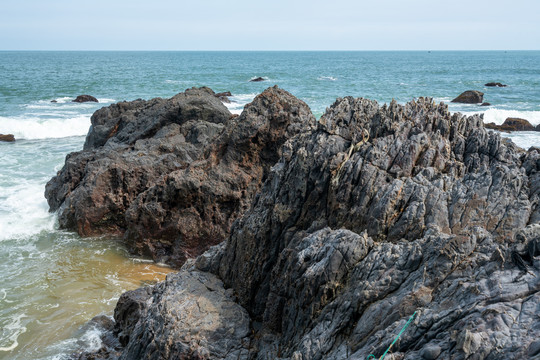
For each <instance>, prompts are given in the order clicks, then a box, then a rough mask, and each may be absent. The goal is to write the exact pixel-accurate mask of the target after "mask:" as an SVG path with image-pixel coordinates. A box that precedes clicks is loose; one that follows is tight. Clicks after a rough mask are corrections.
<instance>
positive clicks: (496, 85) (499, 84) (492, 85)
mask: <svg viewBox="0 0 540 360" xmlns="http://www.w3.org/2000/svg"><path fill="white" fill-rule="evenodd" d="M484 86H491V87H506V86H507V85H505V84H501V83H500V82H489V83H487V84H485V85H484Z"/></svg>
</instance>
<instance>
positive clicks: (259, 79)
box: [249, 76, 266, 82]
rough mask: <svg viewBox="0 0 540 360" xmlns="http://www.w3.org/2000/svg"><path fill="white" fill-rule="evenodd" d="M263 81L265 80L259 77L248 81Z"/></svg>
mask: <svg viewBox="0 0 540 360" xmlns="http://www.w3.org/2000/svg"><path fill="white" fill-rule="evenodd" d="M265 80H266V79H265V78H263V77H260V76H259V77H256V78H253V79H251V80H249V81H251V82H260V81H265Z"/></svg>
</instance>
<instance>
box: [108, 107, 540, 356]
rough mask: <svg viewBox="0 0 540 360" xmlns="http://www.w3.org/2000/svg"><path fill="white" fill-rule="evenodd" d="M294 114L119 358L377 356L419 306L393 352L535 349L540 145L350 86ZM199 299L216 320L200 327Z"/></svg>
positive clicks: (142, 316)
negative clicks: (527, 146) (251, 188)
mask: <svg viewBox="0 0 540 360" xmlns="http://www.w3.org/2000/svg"><path fill="white" fill-rule="evenodd" d="M283 111H286V110H285V109H283ZM246 115H247V114H246ZM246 115H244V116H246ZM282 116H284V117H286V116H285V114H283V115H282ZM307 124H309V123H307ZM299 126H304V129H303V131H301V130H299V131H297V132H296V135H295V136H293V137H291V138H289V139H288V140H287V141H285V142H284V144H283V145H282V147H281V151H280V154H281V157H280V158H279V160H278V161H277V162H276V163H275V165H274V166H273V167H272V168H271V169H270V171H269V172H268V175H267V176H266V177H265V182H264V185H263V186H262V188H261V189H260V192H259V193H258V195H257V196H256V197H255V198H254V200H253V202H252V204H251V207H250V208H249V210H248V211H246V212H245V213H244V215H243V216H242V217H240V218H239V219H238V220H237V221H236V222H235V224H234V226H232V229H231V234H230V236H229V237H228V239H227V241H226V242H225V243H223V244H221V245H219V246H215V247H213V248H211V249H210V250H209V252H207V253H205V254H204V255H202V256H201V257H199V258H198V259H197V260H191V261H189V262H188V263H186V264H185V265H184V267H183V268H182V269H181V271H180V273H179V274H177V275H173V276H171V275H169V276H170V277H169V278H168V280H167V282H166V283H164V284H160V285H157V286H155V287H153V290H152V296H151V297H150V298H149V299H151V300H147V301H146V302H145V304H147V305H146V306H147V307H146V308H145V309H146V310H145V311H146V312H135V313H136V314H138V315H136V316H134V318H137V317H138V320H137V322H136V325H135V326H134V327H132V330H131V332H130V334H131V335H130V336H129V341H128V342H127V344H126V346H125V347H124V349H123V350H122V357H123V358H124V359H127V358H163V359H166V358H178V357H180V356H186V357H188V355H185V354H191V355H189V356H195V355H193V354H194V353H196V354H197V356H200V357H204V358H207V359H222V358H227V357H226V356H228V354H230V353H234V354H235V355H236V356H237V357H238V358H246V359H261V360H262V359H268V360H270V359H294V360H308V359H309V360H312V359H313V360H314V359H317V360H319V359H329V360H338V359H339V360H341V359H348V358H350V359H366V358H367V357H368V355H369V354H374V356H375V357H376V358H378V357H380V356H381V355H382V354H383V353H384V351H385V350H386V349H387V348H388V347H389V346H390V344H391V343H392V341H393V340H394V339H395V337H396V336H397V334H399V332H400V331H401V329H403V328H404V326H405V325H406V323H407V321H408V319H409V318H411V315H413V314H415V317H414V318H413V321H412V322H411V323H410V324H409V326H408V327H407V329H406V330H405V331H404V332H403V333H402V334H401V335H400V338H399V341H398V342H397V343H396V344H394V346H393V348H392V352H393V354H394V355H396V358H399V359H405V360H412V359H420V358H424V359H433V358H438V359H466V358H475V359H495V360H498V359H501V360H502V359H517V358H528V357H531V356H536V354H537V353H538V351H539V350H538V349H539V346H538V344H537V342H538V339H539V338H540V318H539V317H538V313H539V311H540V308H539V305H538V304H540V259H539V258H538V257H537V255H536V254H538V251H537V245H538V242H539V241H538V239H539V238H540V225H539V222H540V209H539V207H538V204H539V203H540V153H539V152H538V151H529V152H524V151H522V150H521V149H519V148H518V147H517V146H515V145H514V144H513V143H512V142H505V141H503V140H502V139H501V137H500V134H498V133H495V132H488V131H487V130H486V129H485V128H484V127H483V123H482V118H481V117H480V116H477V115H475V116H470V117H466V116H463V115H461V114H459V113H455V114H453V115H452V114H450V113H449V111H448V107H447V106H446V105H444V104H435V103H433V101H432V100H431V99H425V98H420V99H418V100H417V101H413V102H410V103H408V104H406V105H404V106H401V105H399V104H397V103H396V102H392V103H391V104H389V105H383V106H379V104H377V103H376V102H375V101H369V100H365V99H353V98H351V97H347V98H344V99H338V100H337V101H336V102H335V103H334V104H333V105H332V106H331V107H330V108H329V109H328V110H327V112H326V113H325V114H324V115H323V116H322V118H321V119H320V121H319V123H318V126H317V127H316V128H314V127H309V126H307V127H306V123H303V124H302V125H301V124H299ZM513 254H518V255H519V256H520V257H521V258H522V260H523V262H524V264H525V269H526V271H523V270H522V269H520V267H518V266H517V265H516V264H515V263H514V261H513V260H512V257H513ZM526 256H528V257H529V258H526ZM208 271H210V272H211V273H213V274H214V275H211V274H210V273H208ZM216 276H217V277H219V279H221V280H222V281H223V283H221V281H219V280H218V279H217V277H216ZM208 282H210V283H211V284H212V285H208ZM201 284H204V285H201ZM225 289H227V290H225ZM212 296H216V297H214V298H212ZM196 299H205V300H206V299H211V300H210V301H209V304H207V306H205V308H206V309H207V310H206V311H207V312H208V316H209V317H210V319H215V318H223V319H224V320H223V321H222V322H221V323H220V324H219V325H216V326H214V327H212V329H211V330H210V332H209V329H208V328H207V327H201V326H200V321H201V320H200V319H201V318H204V312H205V310H199V309H200V308H195V302H196ZM224 302H225V303H227V304H229V305H227V306H223V305H222V304H223V303H224ZM190 306H191V307H190ZM193 308H195V309H196V311H195V316H190V315H189V314H190V310H189V309H193ZM227 309H233V312H234V313H235V314H239V315H241V316H240V317H239V318H236V320H230V319H231V318H230V316H231V311H229V310H227ZM415 312H416V313H415ZM244 316H245V317H247V316H249V319H247V318H244ZM212 321H213V320H211V322H212ZM246 321H251V329H252V333H251V334H250V333H248V332H245V331H240V333H236V332H235V331H233V330H230V331H223V329H228V328H229V329H230V328H231V327H232V324H240V325H234V327H235V328H237V329H245V327H246V325H243V324H246ZM119 322H120V321H119ZM131 323H133V322H131ZM217 333H219V336H218V337H215V338H213V336H214V334H217ZM164 334H167V335H169V334H170V336H169V337H168V339H174V340H170V341H168V342H166V341H164V340H163V339H164V337H165V335H164ZM188 334H189V336H190V338H189V339H188ZM210 338H213V339H215V341H219V344H220V348H223V349H231V350H230V352H229V353H226V354H223V353H217V347H216V345H213V341H212V342H211V341H208V339H210ZM190 339H201V340H200V341H198V340H197V341H195V342H194V341H191V340H190ZM227 344H228V345H227ZM245 344H248V345H247V346H246V345H245ZM178 349H180V350H178ZM158 353H160V354H163V355H161V356H160V355H157V354H158ZM202 354H204V355H202ZM188 358H189V357H188Z"/></svg>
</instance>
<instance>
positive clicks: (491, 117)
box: [484, 108, 540, 125]
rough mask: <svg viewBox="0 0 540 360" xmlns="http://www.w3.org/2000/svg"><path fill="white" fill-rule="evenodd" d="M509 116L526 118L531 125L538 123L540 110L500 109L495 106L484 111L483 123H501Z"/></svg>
mask: <svg viewBox="0 0 540 360" xmlns="http://www.w3.org/2000/svg"><path fill="white" fill-rule="evenodd" d="M509 117H513V118H521V119H525V120H528V121H529V122H530V123H531V124H532V125H538V124H540V111H518V110H502V109H497V108H492V109H487V110H486V111H485V112H484V123H486V124H487V123H491V122H494V123H495V124H497V125H501V124H502V123H503V122H504V120H506V118H509Z"/></svg>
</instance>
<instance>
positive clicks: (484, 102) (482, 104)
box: [480, 102, 491, 106]
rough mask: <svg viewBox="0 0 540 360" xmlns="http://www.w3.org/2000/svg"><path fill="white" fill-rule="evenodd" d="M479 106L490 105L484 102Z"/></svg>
mask: <svg viewBox="0 0 540 360" xmlns="http://www.w3.org/2000/svg"><path fill="white" fill-rule="evenodd" d="M480 106H491V103H488V102H484V103H482V104H481V105H480Z"/></svg>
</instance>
